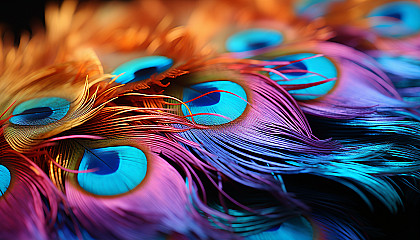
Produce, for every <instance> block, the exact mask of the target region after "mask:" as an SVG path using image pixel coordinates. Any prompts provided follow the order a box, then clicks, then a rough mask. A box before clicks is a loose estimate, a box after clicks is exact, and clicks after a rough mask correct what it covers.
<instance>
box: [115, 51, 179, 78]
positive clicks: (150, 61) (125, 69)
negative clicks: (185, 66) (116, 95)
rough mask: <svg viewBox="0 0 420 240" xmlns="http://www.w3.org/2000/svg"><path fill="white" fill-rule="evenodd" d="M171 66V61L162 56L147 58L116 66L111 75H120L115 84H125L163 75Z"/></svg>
mask: <svg viewBox="0 0 420 240" xmlns="http://www.w3.org/2000/svg"><path fill="white" fill-rule="evenodd" d="M172 64H173V60H172V59H170V58H167V57H163V56H148V57H142V58H137V59H134V60H131V61H128V62H125V63H123V64H121V65H120V66H118V67H117V68H116V69H115V70H114V72H112V74H113V75H120V74H122V75H121V76H119V77H118V78H116V80H115V82H117V83H121V84H126V83H131V82H137V81H141V80H144V79H147V78H150V77H151V76H152V75H153V74H159V73H163V72H165V71H166V70H168V69H169V68H170V67H171V66H172Z"/></svg>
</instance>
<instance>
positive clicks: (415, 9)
mask: <svg viewBox="0 0 420 240" xmlns="http://www.w3.org/2000/svg"><path fill="white" fill-rule="evenodd" d="M368 17H369V18H370V19H369V23H370V26H371V27H372V29H373V30H374V31H375V32H377V33H378V34H379V35H381V36H383V37H391V38H399V37H406V36H409V35H413V34H416V33H419V32H420V5H419V4H417V3H415V2H408V1H400V2H391V3H387V4H384V5H382V6H379V7H377V8H375V9H374V10H373V11H372V12H371V13H370V14H369V15H368Z"/></svg>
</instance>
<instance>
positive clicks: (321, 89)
mask: <svg viewBox="0 0 420 240" xmlns="http://www.w3.org/2000/svg"><path fill="white" fill-rule="evenodd" d="M315 55H316V54H313V53H299V54H293V55H287V56H281V57H278V58H275V59H273V61H296V60H300V59H303V58H309V57H312V56H315ZM267 67H273V66H267ZM277 70H279V71H281V72H282V71H284V70H288V71H290V70H296V71H295V72H293V71H290V72H282V73H283V75H285V76H286V77H287V78H288V79H289V81H286V80H283V78H282V77H280V76H279V75H277V74H274V73H271V72H270V73H269V75H270V78H271V79H272V80H274V81H277V83H278V84H280V85H291V84H308V83H316V82H320V81H324V80H326V78H327V79H330V78H336V77H337V75H338V73H337V68H336V67H335V65H334V64H333V63H332V62H331V61H330V60H329V59H328V58H326V57H323V56H319V57H314V58H309V59H305V60H302V61H299V62H295V63H292V64H290V65H286V66H284V67H280V68H277ZM304 71H306V72H304ZM314 73H317V74H320V75H322V76H324V77H322V76H319V75H315V74H314ZM325 77H326V78H325ZM335 83H336V80H333V81H329V82H326V83H322V84H320V85H316V86H312V87H307V88H303V89H298V90H289V93H290V94H291V95H292V96H293V97H294V98H295V99H296V100H312V99H316V98H319V97H322V96H324V95H326V94H327V93H328V92H329V91H331V89H333V87H334V85H335Z"/></svg>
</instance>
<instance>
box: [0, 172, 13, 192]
mask: <svg viewBox="0 0 420 240" xmlns="http://www.w3.org/2000/svg"><path fill="white" fill-rule="evenodd" d="M10 180H11V176H10V171H9V169H7V167H5V166H4V165H0V197H1V196H3V195H4V193H5V192H6V191H7V189H8V188H9V185H10Z"/></svg>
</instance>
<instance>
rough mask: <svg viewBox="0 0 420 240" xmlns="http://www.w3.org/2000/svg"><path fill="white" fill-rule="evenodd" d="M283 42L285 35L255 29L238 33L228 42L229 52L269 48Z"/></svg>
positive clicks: (268, 30) (269, 30)
mask: <svg viewBox="0 0 420 240" xmlns="http://www.w3.org/2000/svg"><path fill="white" fill-rule="evenodd" d="M282 42H283V35H282V34H281V33H279V32H278V31H275V30H271V29H263V28H253V29H248V30H244V31H241V32H237V33H235V34H233V35H232V36H230V37H229V38H228V39H227V41H226V49H227V50H228V51H229V52H246V51H252V50H258V49H262V48H267V47H274V46H277V45H280V44H281V43H282Z"/></svg>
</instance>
